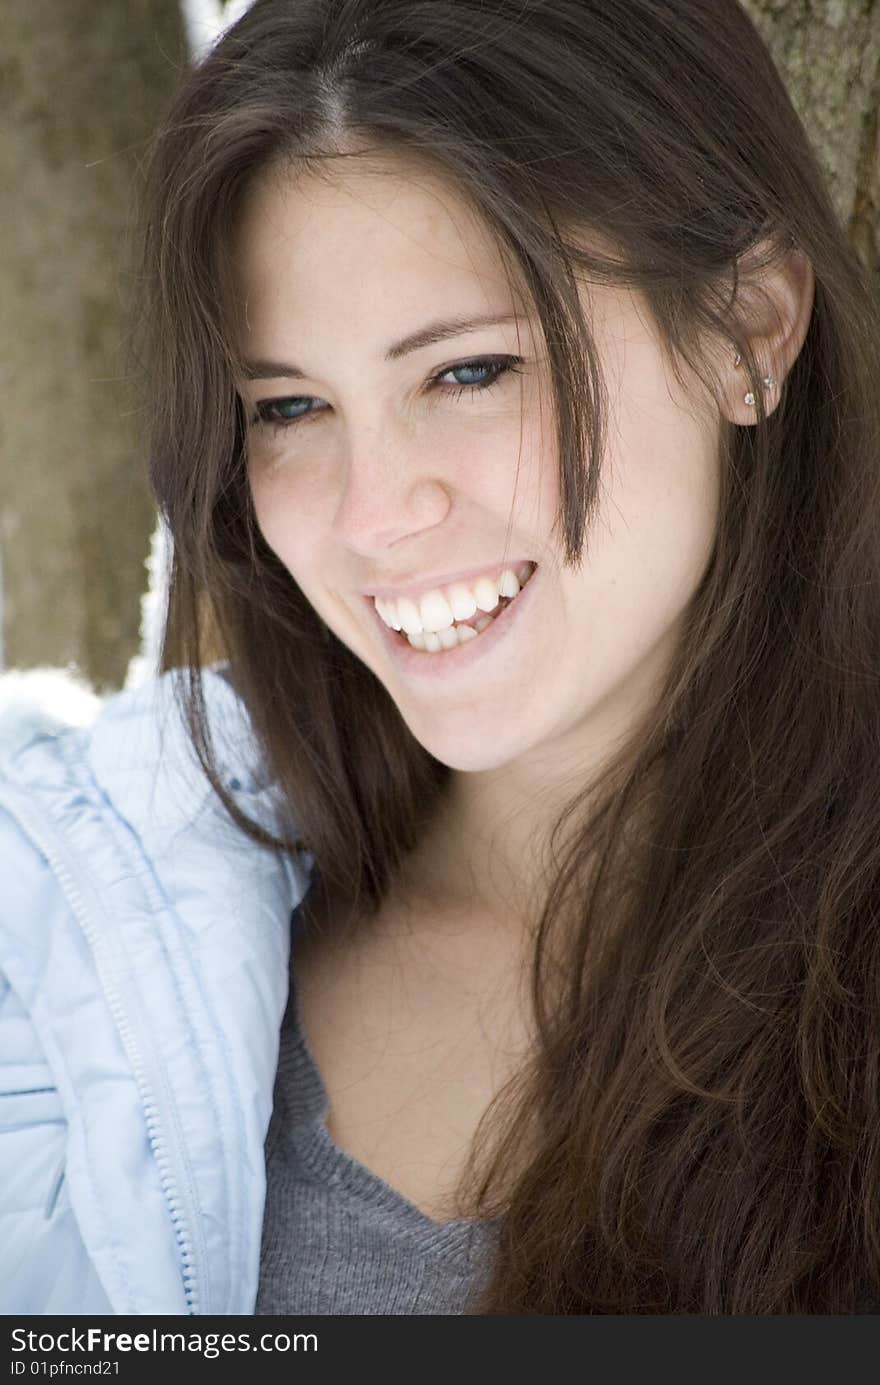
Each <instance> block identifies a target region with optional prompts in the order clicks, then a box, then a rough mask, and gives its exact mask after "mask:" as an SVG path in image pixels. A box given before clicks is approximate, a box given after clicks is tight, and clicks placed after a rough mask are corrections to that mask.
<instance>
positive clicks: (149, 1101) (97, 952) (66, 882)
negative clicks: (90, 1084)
mask: <svg viewBox="0 0 880 1385" xmlns="http://www.w3.org/2000/svg"><path fill="white" fill-rule="evenodd" d="M0 801H5V806H6V807H7V809H8V810H9V811H10V812H11V813H12V815H13V817H15V818H16V819H17V821H18V823H19V825H20V826H21V827H22V829H23V830H24V832H25V833H26V834H27V835H28V836H29V837H30V838H31V840H32V841H33V842H34V844H35V845H36V846H37V847H38V848H39V850H40V851H41V852H42V854H43V855H44V856H45V858H46V860H47V861H48V862H49V864H50V866H51V867H52V870H53V872H54V874H55V878H56V880H57V881H58V883H59V884H60V886H61V888H62V890H63V892H64V895H65V897H66V899H67V902H68V904H69V905H70V907H71V909H72V910H73V913H74V915H75V916H76V918H77V921H78V922H79V925H80V927H81V929H82V931H83V933H84V935H85V938H86V941H87V942H88V944H89V947H90V949H91V952H92V956H93V957H94V959H95V969H96V971H97V974H98V980H99V982H100V984H101V989H102V991H103V994H104V998H105V1000H106V1001H107V1005H108V1008H109V1010H110V1013H111V1015H112V1017H113V1020H114V1022H115V1024H116V1028H117V1031H118V1033H119V1037H120V1039H121V1041H122V1045H123V1047H124V1049H125V1052H126V1055H127V1056H128V1060H129V1062H130V1064H131V1068H132V1072H133V1073H134V1078H135V1084H136V1086H137V1091H138V1096H139V1098H140V1103H141V1109H142V1111H143V1114H144V1120H145V1123H146V1126H147V1135H148V1138H149V1142H150V1148H151V1150H152V1151H153V1157H154V1158H155V1160H156V1167H157V1169H158V1172H159V1183H160V1186H161V1188H162V1194H163V1196H164V1198H165V1201H166V1204H167V1206H168V1211H169V1214H170V1216H171V1223H172V1226H173V1227H174V1236H175V1240H176V1241H177V1248H178V1252H179V1255H180V1262H181V1271H182V1276H183V1290H184V1297H185V1299H186V1305H187V1315H189V1316H197V1315H198V1313H199V1306H198V1305H199V1293H198V1274H197V1264H196V1256H195V1252H194V1250H193V1244H192V1237H191V1234H190V1229H189V1221H188V1218H187V1214H186V1210H185V1207H184V1199H183V1197H182V1196H181V1194H180V1190H179V1188H180V1180H179V1179H178V1178H176V1176H175V1173H174V1169H173V1166H172V1159H171V1155H170V1154H169V1152H168V1145H167V1142H166V1140H165V1136H164V1134H163V1131H162V1121H161V1118H160V1115H159V1107H158V1105H157V1103H156V1100H155V1097H154V1095H153V1092H152V1089H151V1087H150V1084H149V1082H148V1080H147V1078H146V1076H145V1074H144V1065H143V1061H142V1058H141V1051H140V1048H139V1045H138V1043H137V1040H136V1037H135V1034H134V1031H133V1029H132V1026H131V1024H130V1023H129V1021H128V1019H127V1018H126V1016H125V1010H124V1007H123V1004H122V1001H121V999H120V996H119V993H118V991H117V989H116V986H115V984H114V981H113V979H112V978H111V977H109V976H106V975H105V972H107V971H109V969H110V967H109V964H108V963H107V962H106V961H104V960H101V947H100V940H99V938H98V935H97V933H96V932H95V929H94V928H93V927H92V924H91V922H90V921H89V917H88V909H87V908H86V905H85V903H84V901H83V898H82V895H81V894H80V893H79V890H78V889H77V886H76V883H75V881H74V880H73V879H72V877H71V875H70V873H69V872H68V869H67V866H66V864H65V863H64V861H63V860H61V859H60V857H59V856H58V853H57V852H56V851H55V849H54V847H53V846H52V844H51V842H49V841H47V839H46V837H45V836H44V835H43V832H42V830H41V828H40V826H39V825H38V824H37V823H35V822H34V821H33V820H32V819H31V817H30V815H29V813H28V812H27V811H26V810H25V809H23V808H22V807H21V805H20V804H10V803H9V802H8V800H6V799H5V795H4V794H3V792H2V787H0Z"/></svg>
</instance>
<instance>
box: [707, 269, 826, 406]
mask: <svg viewBox="0 0 880 1385" xmlns="http://www.w3.org/2000/svg"><path fill="white" fill-rule="evenodd" d="M762 250H763V251H764V254H763V258H764V259H766V246H762V247H759V248H758V250H756V251H752V252H750V253H749V254H748V255H746V256H744V257H743V258H741V259H740V261H739V262H738V282H737V290H736V301H735V304H734V306H733V309H732V311H733V314H734V318H735V321H736V324H737V327H736V333H735V335H736V337H737V340H738V341H739V343H740V346H739V350H740V353H741V356H742V359H741V361H740V362H739V364H738V365H737V364H736V362H735V360H734V357H733V355H731V356H730V359H729V361H728V362H726V364H725V367H724V375H723V379H724V382H725V385H724V393H723V399H722V404H723V406H724V415H725V417H726V418H728V419H729V420H730V422H731V423H740V424H750V423H755V422H756V421H757V418H758V413H757V408H756V405H755V403H754V402H751V403H750V402H748V401H747V398H746V396H747V395H749V393H750V391H753V389H754V386H753V385H752V383H751V381H750V379H749V372H748V364H747V358H748V355H749V353H751V355H752V357H753V358H754V361H755V366H756V369H757V372H758V379H759V381H762V382H765V381H766V380H768V379H769V380H770V381H771V382H772V383H771V384H769V385H767V384H763V385H761V386H760V387H761V388H762V389H763V394H764V408H765V411H766V413H767V414H768V415H769V414H772V413H773V411H774V409H775V408H776V406H777V404H778V403H779V400H780V397H781V393H782V386H783V384H784V383H785V378H786V376H787V375H788V372H789V371H790V370H791V367H792V366H793V365H794V362H795V361H796V360H797V357H798V354H799V352H800V349H801V347H802V346H803V344H804V340H805V338H806V335H807V329H808V327H809V325H810V318H811V315H812V311H813V298H814V293H815V278H814V275H813V267H812V265H811V264H810V261H809V260H808V258H807V256H806V255H805V254H804V253H803V251H802V250H799V249H798V248H797V247H791V248H789V249H786V250H785V251H784V252H783V253H782V256H781V257H777V258H776V259H775V260H774V261H773V262H772V263H771V264H765V265H762V266H761V267H760V268H750V265H751V264H752V262H753V261H756V260H757V261H758V262H759V263H760V259H761V251H762Z"/></svg>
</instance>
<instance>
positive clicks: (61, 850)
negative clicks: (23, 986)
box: [0, 667, 311, 950]
mask: <svg viewBox="0 0 880 1385" xmlns="http://www.w3.org/2000/svg"><path fill="white" fill-rule="evenodd" d="M28 684H29V686H28ZM203 687H204V704H205V710H206V716H207V720H208V723H209V727H210V733H211V740H212V744H213V748H214V752H215V757H216V765H217V769H218V772H219V775H220V778H221V781H222V782H223V783H224V785H225V787H226V789H227V790H228V792H229V793H230V794H231V795H232V796H233V797H234V798H235V800H236V802H237V805H238V806H239V807H240V808H241V809H242V811H243V812H244V813H245V814H246V815H247V816H248V817H250V818H251V819H253V820H255V821H257V822H258V823H259V824H260V825H261V826H264V827H267V828H268V829H269V830H273V831H274V830H276V829H277V826H278V820H279V819H278V814H279V811H280V810H281V804H280V802H279V800H278V798H277V797H276V793H275V791H274V786H273V784H272V782H271V780H270V779H269V777H268V776H267V774H266V773H265V769H264V767H263V764H262V760H261V757H260V755H259V752H258V749H257V747H256V745H255V743H254V737H253V735H252V733H251V729H250V724H249V720H248V716H247V712H246V710H245V708H244V706H243V705H242V703H241V700H240V698H239V697H238V695H237V693H236V692H235V689H234V687H233V686H232V684H231V682H230V680H229V678H228V677H227V676H226V674H225V671H224V670H223V669H222V668H220V667H212V668H209V669H206V670H203ZM69 691H71V693H72V694H73V696H72V698H71V700H70V702H69V703H64V701H63V693H64V688H63V686H62V685H61V683H59V679H58V678H57V677H56V678H54V679H53V680H52V686H51V687H50V686H49V685H47V684H45V681H44V685H43V687H42V688H41V687H40V685H39V683H38V682H37V681H36V680H33V679H31V680H27V679H25V678H23V677H22V676H19V677H18V678H12V677H11V676H10V675H8V674H4V675H2V676H0V874H2V875H3V876H4V877H7V878H8V877H11V876H15V877H16V878H17V879H18V880H19V881H21V882H22V883H21V888H20V889H19V890H18V891H17V892H13V893H14V896H15V897H14V900H13V898H10V897H7V899H6V900H0V950H2V947H3V940H4V938H5V940H6V943H7V944H8V942H9V938H10V935H11V934H14V933H18V934H19V935H20V936H26V937H27V938H28V939H29V940H31V941H32V940H33V939H34V937H35V936H36V935H37V933H38V932H39V919H40V917H41V915H42V914H43V913H44V912H45V911H44V910H43V908H42V904H43V903H44V902H45V901H44V900H43V899H41V895H42V894H43V893H44V892H48V891H51V890H52V889H53V888H54V889H55V890H56V891H60V892H61V893H62V894H63V895H64V897H65V899H66V901H67V904H68V906H69V908H70V910H71V911H72V912H74V913H77V912H78V913H79V915H80V916H81V917H85V915H86V913H89V914H90V915H95V914H100V913H102V912H104V911H106V910H107V909H112V910H113V911H114V912H115V913H116V914H117V916H118V915H119V914H120V913H121V912H125V911H126V910H127V911H129V916H130V917H133V916H134V915H135V914H136V913H139V914H140V915H142V916H143V915H144V914H148V915H150V914H152V915H155V914H156V913H157V911H158V909H159V907H160V903H162V904H165V905H170V906H171V907H172V909H173V910H174V912H175V916H176V917H179V918H180V919H181V921H182V923H183V924H184V926H186V927H190V926H192V920H193V918H194V916H195V915H197V914H198V913H199V911H200V910H203V911H204V910H209V909H211V908H214V909H215V910H216V908H217V894H218V891H220V890H225V891H227V892H228V891H230V890H233V891H234V896H235V897H237V895H238V893H239V890H238V888H236V882H240V883H241V886H242V887H245V886H246V888H247V889H249V890H250V891H251V892H252V893H253V894H255V895H256V896H257V897H258V898H260V899H261V900H262V902H263V903H264V904H265V902H266V900H268V901H269V902H270V903H271V908H272V911H273V916H274V915H275V914H276V913H277V912H278V911H284V910H285V909H286V912H287V914H289V909H290V907H292V905H293V904H295V903H296V902H298V900H299V899H300V898H301V897H302V895H303V894H304V892H305V889H306V887H307V884H308V879H309V871H310V867H311V861H310V860H309V859H308V856H307V855H306V856H305V857H304V858H303V859H301V860H300V859H297V860H293V859H291V857H290V856H289V855H288V854H286V853H283V854H281V853H279V854H276V853H273V852H269V851H267V850H266V849H265V848H264V847H262V846H260V845H259V844H258V843H256V842H255V841H254V840H253V839H252V838H250V837H248V836H247V835H246V834H245V833H244V832H243V831H242V830H241V829H240V828H239V827H237V826H236V824H235V823H234V822H233V820H232V818H231V816H230V815H229V814H228V813H227V812H226V810H225V808H224V806H223V804H222V803H221V802H220V799H219V797H218V795H217V794H216V793H215V791H214V789H213V787H212V786H211V784H210V782H209V781H208V779H207V777H206V776H205V774H204V772H203V770H202V767H201V765H200V763H199V761H198V757H197V755H196V752H195V750H194V748H193V746H192V743H191V741H190V737H189V734H188V731H187V728H186V726H185V724H184V719H183V717H182V715H181V714H180V707H179V704H178V702H177V699H176V695H175V686H174V680H173V678H172V675H171V674H167V673H166V674H162V675H159V676H156V677H153V678H149V679H147V680H146V681H145V682H144V683H142V684H141V685H139V686H137V687H134V688H127V689H124V690H122V691H120V692H117V693H113V694H110V695H108V696H106V697H103V698H99V697H96V696H95V695H94V694H92V695H91V696H90V695H89V694H88V693H87V692H84V691H83V689H82V687H81V686H80V688H79V689H77V688H76V685H75V682H73V683H71V684H70V687H69ZM77 695H79V702H78V703H77ZM28 890H29V893H27V892H26V891H28ZM178 900H183V901H185V906H182V909H181V910H177V909H174V906H175V904H176V901H178ZM226 903H227V904H228V899H227V901H226ZM220 912H221V915H223V916H225V914H226V910H225V909H222V910H221V911H220ZM29 945H30V943H29Z"/></svg>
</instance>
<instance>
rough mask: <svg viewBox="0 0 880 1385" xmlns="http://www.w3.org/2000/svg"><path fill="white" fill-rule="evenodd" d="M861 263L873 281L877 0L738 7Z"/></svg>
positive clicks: (877, 201)
mask: <svg viewBox="0 0 880 1385" xmlns="http://www.w3.org/2000/svg"><path fill="white" fill-rule="evenodd" d="M742 4H743V7H744V9H746V10H747V11H748V13H749V14H750V15H751V17H752V19H753V20H754V22H755V26H756V27H757V29H758V30H759V31H760V33H761V35H762V36H763V38H764V41H765V42H766V44H767V46H768V47H769V49H770V51H771V53H772V54H773V57H774V59H775V61H776V65H777V67H778V68H779V70H780V72H781V73H782V75H783V78H784V81H785V85H786V87H787V89H788V92H789V95H790V96H791V99H792V103H793V105H794V107H795V109H796V110H797V112H798V114H799V116H800V117H801V120H802V121H803V123H804V125H805V127H806V130H807V133H808V135H809V136H810V139H811V141H812V144H813V147H814V148H815V150H816V152H817V154H818V155H819V160H820V162H821V164H822V166H823V168H824V170H825V173H826V176H827V178H828V183H829V187H830V189H831V195H832V198H833V200H834V204H835V206H836V208H837V211H838V215H839V216H840V220H841V224H842V225H843V226H844V227H845V228H846V230H847V233H848V235H849V239H850V242H851V244H852V245H853V247H854V249H855V250H856V252H857V253H858V255H859V257H860V259H861V260H862V263H863V264H864V265H866V266H867V268H868V269H870V270H871V271H872V272H873V273H874V275H875V276H877V278H878V279H880V0H742Z"/></svg>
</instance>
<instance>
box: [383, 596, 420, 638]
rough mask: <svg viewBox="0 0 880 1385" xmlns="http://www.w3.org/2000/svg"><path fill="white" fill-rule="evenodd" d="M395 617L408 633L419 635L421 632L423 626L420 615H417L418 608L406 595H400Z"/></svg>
mask: <svg viewBox="0 0 880 1385" xmlns="http://www.w3.org/2000/svg"><path fill="white" fill-rule="evenodd" d="M380 614H381V612H380ZM397 618H398V620H399V621H400V624H401V627H402V628H403V629H404V630H405V631H406V633H407V634H408V635H420V634H421V633H422V631H423V629H424V626H423V625H422V617H421V616H420V615H419V608H418V606H417V605H416V603H415V602H414V601H410V599H409V597H408V596H402V597H400V599H399V601H398V602H397Z"/></svg>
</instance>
